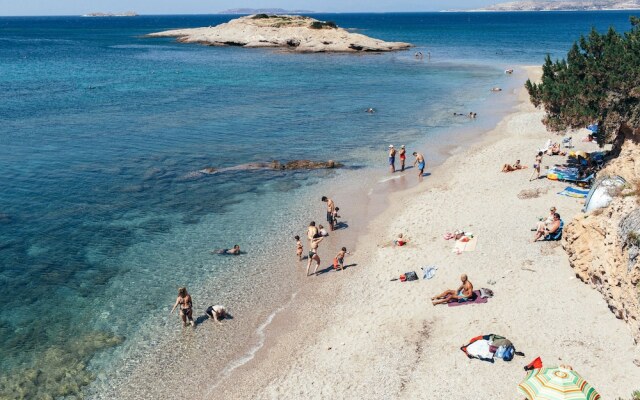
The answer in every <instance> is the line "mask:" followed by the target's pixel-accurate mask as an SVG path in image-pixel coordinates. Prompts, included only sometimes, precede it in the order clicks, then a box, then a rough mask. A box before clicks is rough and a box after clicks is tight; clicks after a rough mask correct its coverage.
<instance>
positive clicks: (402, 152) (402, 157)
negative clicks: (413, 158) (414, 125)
mask: <svg viewBox="0 0 640 400" xmlns="http://www.w3.org/2000/svg"><path fill="white" fill-rule="evenodd" d="M399 153H400V171H402V172H404V161H405V160H406V159H407V149H405V148H404V145H402V146H400V152H399Z"/></svg>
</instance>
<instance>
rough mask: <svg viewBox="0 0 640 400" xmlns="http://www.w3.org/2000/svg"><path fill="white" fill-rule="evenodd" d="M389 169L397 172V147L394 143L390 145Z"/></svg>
mask: <svg viewBox="0 0 640 400" xmlns="http://www.w3.org/2000/svg"><path fill="white" fill-rule="evenodd" d="M389 169H390V170H391V173H394V172H396V149H395V148H394V147H393V145H392V144H390V145H389Z"/></svg>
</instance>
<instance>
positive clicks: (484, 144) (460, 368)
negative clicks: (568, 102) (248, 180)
mask: <svg viewBox="0 0 640 400" xmlns="http://www.w3.org/2000/svg"><path fill="white" fill-rule="evenodd" d="M527 70H528V73H529V75H530V76H532V77H533V78H536V77H538V76H539V74H540V72H539V69H537V68H527ZM519 98H520V104H519V105H518V106H517V107H516V109H515V111H514V113H512V114H510V115H509V116H508V117H506V118H505V119H504V120H502V121H501V122H500V123H499V124H498V126H497V127H496V128H495V129H494V130H493V131H491V132H489V133H488V134H486V135H485V136H484V137H483V139H482V140H481V142H480V143H478V144H476V145H473V146H471V148H467V149H463V150H460V151H458V152H457V153H455V154H453V155H452V156H451V157H450V158H449V159H448V160H447V161H446V162H445V163H444V164H443V165H442V166H439V167H437V168H436V169H434V170H430V171H429V172H431V173H432V175H431V176H429V177H428V178H425V181H424V183H423V184H421V185H419V186H417V187H414V188H412V189H409V190H406V191H403V192H399V193H396V194H394V195H392V197H391V201H390V203H391V206H390V207H388V208H387V210H386V211H385V212H384V213H382V214H380V215H379V216H378V218H376V219H375V220H374V221H373V222H372V223H371V225H370V227H369V230H368V232H369V233H368V234H367V235H365V236H363V237H361V238H360V240H359V242H358V246H357V252H356V253H355V254H354V255H353V256H352V257H351V258H349V259H348V262H347V265H349V264H355V265H354V266H352V267H349V268H347V269H346V270H345V271H344V272H340V273H330V274H323V275H320V276H317V277H311V278H309V282H308V283H307V284H306V285H305V286H304V287H303V288H302V289H301V291H300V293H299V294H298V296H297V297H296V299H295V300H294V301H293V302H292V304H291V306H290V307H287V308H286V310H284V311H283V312H281V313H279V314H277V315H276V316H275V318H274V319H273V323H272V324H271V325H270V326H269V327H268V329H267V330H266V332H265V333H266V339H265V346H264V347H263V348H262V349H261V350H260V351H258V352H257V353H256V355H255V358H254V359H253V360H252V361H250V362H248V363H246V364H244V365H243V366H241V367H239V368H237V369H236V370H235V371H233V373H232V374H230V375H229V376H228V377H227V378H226V379H224V380H223V381H221V382H219V383H216V384H215V385H213V384H212V385H207V384H206V383H204V384H203V386H202V387H201V388H200V389H202V390H203V393H205V395H206V396H207V397H208V398H211V399H214V398H229V399H231V398H234V399H235V398H264V399H269V398H279V399H280V398H347V399H357V398H367V399H391V398H434V399H441V398H446V397H449V396H450V395H455V396H457V397H466V398H479V399H513V398H517V397H518V393H517V385H518V383H519V382H520V381H521V380H522V378H523V377H524V375H525V372H524V371H523V367H524V366H525V365H526V364H528V363H529V362H530V361H532V360H533V359H534V358H535V357H538V356H540V357H541V358H542V360H543V362H544V364H545V366H554V365H559V364H570V365H572V366H573V367H574V369H576V370H577V371H579V372H580V373H581V374H582V376H583V377H584V378H585V379H587V380H588V381H589V382H590V383H591V384H592V385H593V386H594V387H595V388H596V389H597V390H598V391H599V392H600V394H601V395H602V397H603V398H616V397H617V396H624V397H626V396H629V395H630V393H631V392H632V391H633V390H637V389H638V387H639V386H640V385H639V384H638V382H640V368H639V367H638V366H637V365H638V361H637V360H638V359H640V351H639V350H638V348H637V347H636V346H634V345H633V340H632V336H631V334H630V331H629V328H628V327H627V326H626V325H625V324H624V323H623V322H622V321H620V320H617V319H616V318H615V317H614V315H613V314H612V313H610V312H609V310H608V308H607V305H606V303H605V301H604V300H603V299H602V297H601V295H600V294H599V293H598V292H596V291H594V290H592V289H590V288H589V287H588V286H587V285H585V284H583V283H582V282H580V281H579V280H578V279H576V278H575V274H574V272H573V271H572V269H571V268H570V267H569V263H568V259H567V256H566V254H565V252H564V251H563V249H562V247H561V243H558V242H547V243H531V239H532V237H533V232H531V228H532V227H534V226H535V223H536V221H537V219H538V217H542V216H546V213H547V212H548V209H549V207H550V206H556V207H557V208H558V212H559V213H560V214H561V216H562V218H563V219H564V220H565V221H568V220H569V219H571V218H573V216H575V215H576V214H578V213H579V212H580V208H581V201H579V200H576V199H573V198H570V197H564V196H559V195H557V194H556V193H557V192H559V191H560V190H562V189H563V188H564V187H565V186H567V185H566V184H563V183H561V182H553V181H548V180H546V179H540V180H537V181H533V182H529V181H528V179H529V175H530V173H531V169H528V170H525V171H516V172H512V173H508V174H504V173H500V172H499V171H500V168H501V166H502V164H503V163H506V162H508V163H513V162H514V161H515V160H516V159H521V160H522V162H523V164H525V165H529V166H531V164H532V162H533V156H534V155H535V152H536V150H537V149H538V148H540V147H542V145H543V144H544V143H545V141H546V140H547V139H548V138H552V137H553V136H552V134H549V133H548V132H546V130H545V128H544V126H543V125H542V123H541V122H540V120H541V118H542V116H543V112H542V111H540V110H536V109H535V108H534V107H533V106H532V105H531V104H530V103H529V102H528V100H527V96H526V93H525V92H524V90H521V92H520V93H519ZM579 137H580V134H579V133H578V134H574V144H576V147H577V149H580V148H584V149H586V150H594V149H595V145H592V144H589V143H581V142H579ZM576 139H577V140H576ZM562 159H563V158H561V157H559V156H556V157H545V159H544V161H543V171H544V166H550V165H553V164H554V163H561V162H562ZM523 191H533V192H529V193H534V195H533V196H532V195H530V194H529V195H524V194H525V193H523ZM330 195H333V194H330ZM337 199H338V202H339V197H337ZM456 229H464V230H466V231H472V232H473V233H474V235H475V236H476V237H477V238H478V245H477V248H476V250H475V251H473V252H464V253H462V254H459V255H458V254H455V253H454V252H452V248H453V243H452V241H447V240H444V239H443V234H444V233H445V232H452V231H454V230H456ZM400 232H402V233H404V234H405V236H407V237H408V238H409V239H410V245H409V246H407V247H403V248H394V247H392V246H390V243H391V241H392V240H393V238H394V237H395V236H396V235H397V234H398V233H400ZM323 250H324V255H325V257H324V258H325V260H326V259H327V258H328V253H329V252H330V251H329V250H327V249H321V256H322V255H323ZM332 256H333V254H332ZM427 265H436V266H437V267H438V270H437V273H436V275H435V277H434V278H433V279H430V280H423V279H420V280H419V281H414V282H404V283H400V282H399V281H390V279H392V278H397V277H398V276H399V275H400V274H401V273H404V272H407V271H416V272H418V274H419V275H421V271H420V268H421V267H423V266H427ZM300 272H301V271H300ZM462 273H467V274H468V275H469V279H470V280H471V281H472V282H473V283H474V285H475V287H476V288H481V287H487V288H491V289H492V290H493V291H494V292H495V297H493V298H492V299H489V302H488V303H487V304H481V305H466V306H463V307H455V308H450V307H447V306H437V307H434V306H432V305H431V302H430V298H431V297H432V296H434V295H435V294H437V293H440V292H441V291H443V290H444V289H451V288H456V287H457V286H458V285H459V276H460V274H462ZM489 281H495V283H494V284H493V283H492V284H489V283H488V282H489ZM489 333H496V334H500V335H503V336H506V337H508V338H509V339H511V340H512V341H513V342H514V344H515V346H516V347H517V349H518V350H519V351H522V352H524V353H525V354H526V356H525V357H516V358H515V359H514V360H513V361H511V362H503V361H501V360H496V362H495V363H493V364H491V363H486V362H482V361H479V360H471V359H468V358H467V357H466V356H465V355H464V354H463V353H462V352H461V351H460V350H459V348H460V346H462V345H464V344H466V343H467V342H468V341H469V339H471V338H472V337H475V336H478V335H482V334H489Z"/></svg>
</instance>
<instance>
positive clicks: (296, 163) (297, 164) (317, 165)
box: [272, 160, 343, 170]
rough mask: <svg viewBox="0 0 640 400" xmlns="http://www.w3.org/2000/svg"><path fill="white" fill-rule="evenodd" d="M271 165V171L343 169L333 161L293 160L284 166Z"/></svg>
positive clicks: (274, 162)
mask: <svg viewBox="0 0 640 400" xmlns="http://www.w3.org/2000/svg"><path fill="white" fill-rule="evenodd" d="M272 165H273V169H286V170H297V169H333V168H340V167H343V165H342V164H340V163H337V162H335V161H333V160H329V161H311V160H293V161H289V162H287V163H285V164H281V163H280V162H279V161H273V162H272Z"/></svg>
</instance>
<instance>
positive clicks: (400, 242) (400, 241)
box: [393, 233, 409, 247]
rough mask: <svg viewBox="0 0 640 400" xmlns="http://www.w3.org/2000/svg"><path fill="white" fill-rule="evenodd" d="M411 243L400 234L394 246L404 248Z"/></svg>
mask: <svg viewBox="0 0 640 400" xmlns="http://www.w3.org/2000/svg"><path fill="white" fill-rule="evenodd" d="M408 242H409V241H408V240H407V239H406V238H405V237H404V235H403V234H402V233H400V234H398V238H397V239H396V240H394V241H393V244H394V245H396V246H400V247H402V246H404V245H406V244H407V243H408Z"/></svg>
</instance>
